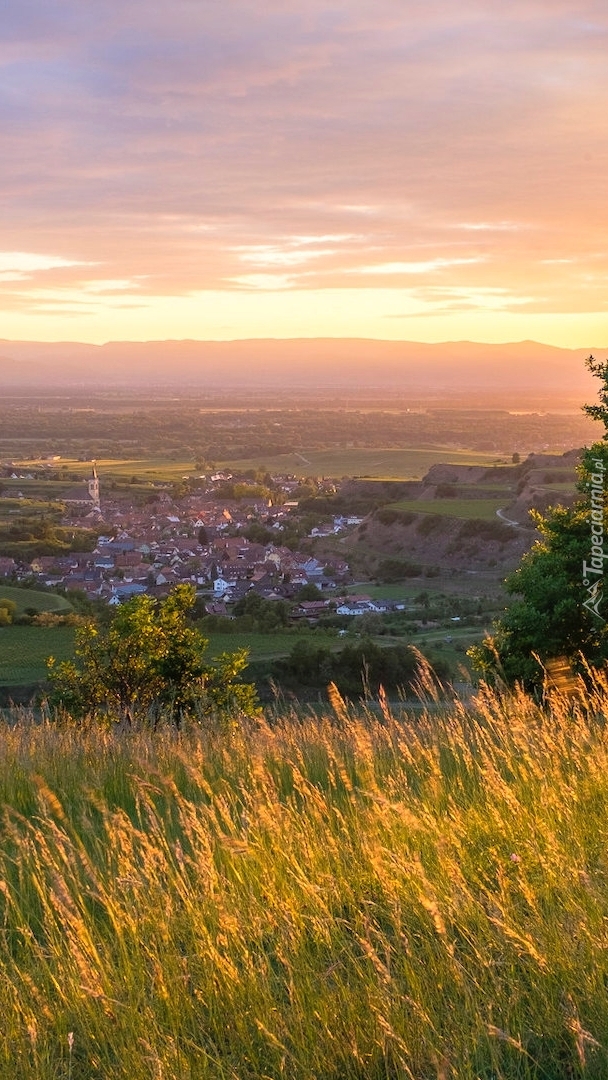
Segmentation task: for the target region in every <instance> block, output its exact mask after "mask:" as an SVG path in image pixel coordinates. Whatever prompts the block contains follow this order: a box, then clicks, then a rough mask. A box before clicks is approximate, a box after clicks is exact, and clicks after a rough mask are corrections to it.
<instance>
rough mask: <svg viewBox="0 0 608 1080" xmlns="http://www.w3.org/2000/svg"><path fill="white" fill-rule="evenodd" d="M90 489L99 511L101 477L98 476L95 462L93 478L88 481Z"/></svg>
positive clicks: (92, 472) (92, 471)
mask: <svg viewBox="0 0 608 1080" xmlns="http://www.w3.org/2000/svg"><path fill="white" fill-rule="evenodd" d="M88 488H89V495H90V496H91V499H92V500H93V502H94V504H95V506H96V507H97V509H99V477H98V476H97V468H96V464H95V462H93V468H92V470H91V476H90V478H89V481H88Z"/></svg>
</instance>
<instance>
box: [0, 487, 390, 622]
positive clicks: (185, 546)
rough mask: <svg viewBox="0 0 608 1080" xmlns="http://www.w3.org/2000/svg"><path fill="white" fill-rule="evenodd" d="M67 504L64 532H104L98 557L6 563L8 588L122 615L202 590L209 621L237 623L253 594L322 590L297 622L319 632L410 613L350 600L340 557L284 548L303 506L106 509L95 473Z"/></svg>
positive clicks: (0, 561) (185, 504) (155, 504)
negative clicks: (187, 587) (113, 608)
mask: <svg viewBox="0 0 608 1080" xmlns="http://www.w3.org/2000/svg"><path fill="white" fill-rule="evenodd" d="M21 478H22V479H24V477H21ZM213 479H215V478H213ZM219 479H222V480H225V479H226V478H225V477H224V476H221V477H219ZM62 501H63V502H64V504H65V508H66V509H65V517H64V521H63V523H64V525H70V524H72V525H74V526H76V525H78V526H82V525H87V526H89V527H90V528H91V529H94V530H95V531H96V532H97V533H99V531H100V530H103V531H102V532H101V533H100V534H99V535H98V539H97V544H96V546H95V549H94V550H93V551H87V552H85V551H83V552H72V553H70V554H55V555H40V556H38V557H36V558H34V559H32V560H31V562H28V563H19V562H17V561H15V560H14V559H12V558H5V557H2V556H0V578H2V577H5V578H12V579H17V580H19V579H24V578H28V579H32V578H33V579H34V580H37V581H39V582H40V583H41V584H43V585H45V586H48V587H53V586H59V587H61V588H64V589H78V590H81V591H82V592H84V593H85V594H86V595H87V596H89V597H90V598H91V599H97V600H105V601H106V602H107V603H109V604H112V605H115V604H119V603H121V602H123V601H125V600H127V599H129V598H130V597H132V596H136V595H138V594H140V593H149V594H151V595H153V596H165V595H167V593H168V592H170V590H171V588H172V587H173V586H175V585H178V584H186V583H187V584H193V585H194V586H195V587H196V588H197V590H199V591H200V592H203V593H205V595H206V597H207V598H208V599H207V601H206V608H207V611H208V612H209V613H210V614H215V615H227V614H229V612H230V610H231V607H230V605H232V604H234V603H236V602H237V601H238V600H240V599H242V598H243V597H245V596H246V595H247V594H248V593H249V592H251V591H254V592H255V593H257V594H258V595H259V596H261V597H262V598H264V599H267V600H278V599H287V600H291V599H293V598H294V597H297V595H298V593H299V592H300V590H301V589H302V587H303V586H305V585H315V586H317V588H318V590H319V596H318V598H317V599H314V600H313V599H310V600H302V601H301V602H300V603H298V604H297V605H296V606H295V607H294V608H293V610H292V614H293V616H294V617H295V618H303V619H304V618H305V619H307V620H308V621H310V622H313V621H314V620H315V619H316V618H318V617H319V616H320V615H322V614H324V613H326V612H327V609H328V608H331V610H333V611H336V613H337V614H340V615H353V616H354V615H362V614H366V613H369V612H377V613H383V612H386V611H387V610H389V609H395V608H396V609H401V608H402V607H403V605H402V604H399V603H398V602H394V601H393V602H391V601H382V602H380V601H374V600H371V599H370V598H369V597H365V596H347V595H346V589H345V586H346V585H348V584H349V583H350V582H351V581H352V576H351V573H350V568H349V566H348V563H347V562H345V561H344V560H343V559H339V558H337V557H333V558H331V559H326V560H323V561H321V560H319V559H317V558H316V557H315V556H314V555H312V554H310V552H303V551H297V550H296V551H293V550H292V549H291V548H288V547H287V546H284V545H282V544H281V533H282V532H283V531H284V529H285V524H286V519H287V517H288V516H289V515H290V514H292V513H293V512H294V511H297V502H290V501H286V502H284V503H283V505H279V506H273V507H272V508H269V505H268V502H266V501H264V500H263V499H257V500H254V501H247V502H246V503H241V502H234V501H230V502H228V501H226V500H222V499H219V498H217V497H216V496H215V495H214V493H213V491H211V492H210V491H207V492H204V493H199V494H190V495H186V496H184V497H183V498H175V497H173V496H171V495H170V494H169V493H168V492H167V491H160V492H159V493H158V494H157V496H156V497H155V499H154V500H153V501H151V502H149V503H146V504H144V505H143V506H137V505H132V504H130V503H128V502H125V501H124V500H118V499H113V498H112V497H111V494H110V495H109V496H108V497H107V498H105V497H104V500H103V503H102V501H101V499H100V490H99V480H98V477H97V474H96V471H95V469H93V470H92V475H91V477H90V479H89V480H88V481H86V482H85V483H84V484H80V485H77V486H76V487H74V488H71V489H69V490H67V491H66V492H65V493H64V495H63V496H62ZM360 521H361V519H360V518H358V517H354V516H353V517H350V516H337V517H335V518H333V520H332V521H331V522H328V523H327V524H325V525H323V526H319V527H315V528H313V529H312V531H311V533H310V535H311V537H319V536H326V535H331V534H337V533H340V532H343V531H344V530H345V529H348V528H349V527H353V526H355V525H357V524H358V523H359V522H360ZM252 522H257V523H259V524H262V523H263V524H264V527H265V529H267V530H268V531H269V532H270V533H271V534H272V537H273V538H272V541H271V542H270V543H265V544H264V543H256V542H255V541H253V540H249V539H247V537H246V536H244V535H243V534H242V533H243V530H245V529H247V527H248V526H250V525H251V524H252Z"/></svg>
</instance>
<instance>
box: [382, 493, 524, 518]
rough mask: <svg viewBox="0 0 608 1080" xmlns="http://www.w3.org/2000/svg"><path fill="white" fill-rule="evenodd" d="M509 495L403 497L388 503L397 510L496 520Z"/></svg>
mask: <svg viewBox="0 0 608 1080" xmlns="http://www.w3.org/2000/svg"><path fill="white" fill-rule="evenodd" d="M507 502H508V497H504V496H503V498H499V497H498V496H497V497H496V498H495V499H458V498H456V499H401V500H400V501H399V502H396V503H388V504H387V505H388V506H390V507H391V509H392V508H394V509H396V510H412V511H413V512H414V513H416V514H438V515H439V516H440V517H450V518H458V519H460V520H462V521H495V520H496V519H497V518H496V511H497V510H502V508H503V507H504V506H506V504H507Z"/></svg>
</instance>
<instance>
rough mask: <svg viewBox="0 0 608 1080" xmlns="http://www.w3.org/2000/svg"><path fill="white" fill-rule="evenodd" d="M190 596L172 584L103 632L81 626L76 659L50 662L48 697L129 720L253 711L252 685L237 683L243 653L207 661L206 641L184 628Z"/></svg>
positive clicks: (128, 607) (77, 711)
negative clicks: (163, 596)
mask: <svg viewBox="0 0 608 1080" xmlns="http://www.w3.org/2000/svg"><path fill="white" fill-rule="evenodd" d="M195 598H196V593H195V590H194V588H193V586H191V585H178V586H177V587H176V588H175V589H173V591H172V592H171V593H170V595H169V596H168V597H167V598H166V599H165V600H163V601H161V602H160V603H159V602H157V601H155V600H154V599H153V598H152V597H150V596H147V595H143V596H137V597H133V599H132V600H129V601H128V602H127V603H126V604H123V605H122V606H121V607H120V608H119V609H118V611H117V612H116V615H115V617H114V618H113V620H112V622H111V623H110V625H109V627H108V628H107V629H106V630H100V629H99V628H98V627H97V626H96V625H95V624H94V623H91V622H89V623H87V624H86V626H84V627H82V628H81V629H79V630H78V631H77V634H76V660H75V661H64V662H62V663H57V662H56V661H55V660H54V658H53V657H51V658H50V659H49V661H48V675H49V680H50V683H51V687H52V695H51V702H52V703H53V704H55V705H57V706H60V707H61V708H62V709H64V710H65V711H66V712H68V713H69V714H70V715H72V716H74V717H82V716H84V715H87V714H90V713H92V712H94V711H101V712H104V713H106V714H107V715H108V716H111V717H114V718H116V719H118V720H124V721H126V722H127V723H131V722H132V721H135V720H142V719H146V718H150V717H153V718H154V720H155V721H158V719H159V718H160V716H161V715H162V714H163V712H167V713H170V714H171V716H172V717H173V719H174V721H175V723H176V724H177V725H178V726H179V724H180V722H181V719H182V717H183V716H184V715H189V714H194V715H197V716H200V715H204V714H211V713H217V712H220V713H225V712H227V711H231V712H240V713H246V714H248V715H253V714H254V713H255V712H256V701H255V691H254V688H253V687H252V686H251V685H249V684H246V683H243V682H241V681H240V677H241V674H242V671H243V669H244V668H245V667H246V663H247V653H246V651H245V650H241V651H237V652H235V653H224V654H223V655H222V656H220V657H218V658H217V659H216V660H215V661H212V662H211V663H210V664H208V663H206V661H205V652H206V649H207V645H208V642H207V640H206V638H204V637H203V636H202V634H201V633H200V632H199V631H198V630H196V629H195V628H193V627H191V626H189V625H188V622H187V615H188V612H189V611H190V609H191V608H192V606H193V605H194V602H195Z"/></svg>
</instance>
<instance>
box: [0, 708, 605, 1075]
mask: <svg viewBox="0 0 608 1080" xmlns="http://www.w3.org/2000/svg"><path fill="white" fill-rule="evenodd" d="M603 710H604V691H603V689H602V688H600V690H599V691H598V693H597V695H595V696H594V697H593V698H592V699H588V700H586V701H585V702H584V703H582V704H581V705H580V706H577V707H575V708H572V707H566V705H565V704H563V705H560V704H559V703H557V704H555V703H554V705H553V707H552V708H545V709H541V708H539V707H537V706H536V705H534V704H533V703H532V702H531V701H530V700H529V699H528V698H526V697H523V696H522V697H519V698H511V697H505V698H502V699H501V698H495V697H492V696H491V695H490V694H489V693H482V694H481V695H480V697H479V698H478V699H477V700H476V701H475V702H473V703H472V705H471V706H470V707H467V708H466V709H465V708H464V707H463V706H459V705H457V706H455V707H453V708H452V709H451V710H450V711H448V712H446V713H445V714H440V713H438V712H435V713H429V714H426V715H422V716H420V715H418V716H416V717H415V718H414V717H411V718H408V717H407V716H406V715H403V716H397V717H392V716H391V715H390V714H389V711H388V708H387V706H386V704H385V703H384V704H383V709H381V710H379V712H378V715H377V716H375V715H372V714H371V713H370V714H366V713H361V712H360V713H359V714H355V713H354V712H353V713H351V712H350V711H349V710H348V709H347V708H346V706H344V704H343V703H342V702H341V701H340V700H339V698H337V697H334V711H333V713H332V715H331V716H327V717H325V718H321V719H319V718H314V717H311V718H310V719H307V720H304V721H301V720H298V719H297V718H295V717H293V718H284V719H279V720H277V721H275V722H273V723H272V724H271V725H266V724H259V725H256V726H253V725H252V726H250V727H248V728H246V729H231V730H228V731H223V732H222V731H218V732H214V733H201V732H197V731H193V732H186V733H182V734H179V735H178V734H175V733H172V732H170V731H166V732H164V733H162V732H161V733H157V734H156V735H152V734H149V733H132V734H122V735H121V734H117V733H113V732H110V731H104V730H102V729H95V728H92V729H89V730H79V729H78V728H76V727H73V728H72V727H69V726H68V727H58V726H55V725H53V724H52V723H48V724H39V725H35V724H34V723H32V722H30V721H28V719H27V717H25V716H21V717H18V718H17V722H16V723H14V719H15V718H13V723H11V724H9V723H6V724H5V725H4V726H2V727H1V728H0V799H1V801H2V804H3V819H2V831H3V843H2V849H1V855H0V859H1V865H0V1017H1V1018H2V1024H1V1031H0V1077H2V1078H5V1077H6V1078H7V1080H8V1078H10V1080H14V1078H19V1080H29V1078H31V1080H34V1078H36V1080H51V1078H53V1080H63V1078H70V1080H77V1078H82V1080H110V1078H118V1077H120V1078H125V1080H144V1078H145V1080H148V1078H149V1080H161V1078H162V1080H199V1078H200V1080H207V1078H209V1080H220V1078H221V1080H254V1078H256V1080H257V1078H268V1080H270V1078H272V1080H274V1078H277V1080H278V1078H280V1077H288V1078H290V1080H351V1078H352V1080H367V1078H370V1080H381V1078H382V1080H387V1078H392V1080H396V1078H401V1077H403V1078H409V1080H431V1078H432V1080H448V1078H453V1077H455V1078H458V1080H465V1078H466V1080H476V1078H480V1080H482V1078H483V1080H507V1078H508V1080H512V1078H513V1080H514V1078H518V1080H522V1078H528V1077H529V1078H532V1077H534V1078H538V1080H541V1078H551V1080H562V1078H568V1077H576V1076H585V1077H598V1078H599V1077H605V1076H607V1075H608V993H607V987H608V886H607V880H606V875H607V873H608V846H607V834H608V817H607V810H608V742H607V736H606V731H605V725H604V711H603Z"/></svg>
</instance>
